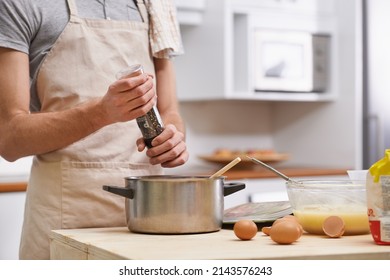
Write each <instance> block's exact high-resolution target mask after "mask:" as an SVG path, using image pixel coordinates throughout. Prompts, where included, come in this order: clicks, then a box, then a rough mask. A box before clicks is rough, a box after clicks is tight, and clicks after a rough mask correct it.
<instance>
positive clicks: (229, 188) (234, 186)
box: [223, 183, 245, 196]
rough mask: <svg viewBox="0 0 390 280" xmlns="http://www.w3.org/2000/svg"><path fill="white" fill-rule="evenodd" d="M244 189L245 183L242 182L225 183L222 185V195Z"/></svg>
mask: <svg viewBox="0 0 390 280" xmlns="http://www.w3.org/2000/svg"><path fill="white" fill-rule="evenodd" d="M243 189H245V184H243V183H227V184H224V185H223V196H228V195H229V194H232V193H235V192H238V191H240V190H243Z"/></svg>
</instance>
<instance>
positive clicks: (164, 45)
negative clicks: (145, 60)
mask: <svg viewBox="0 0 390 280" xmlns="http://www.w3.org/2000/svg"><path fill="white" fill-rule="evenodd" d="M145 4H146V8H147V10H148V13H149V20H150V30H149V38H150V45H151V49H152V54H153V56H154V57H156V58H171V57H174V56H177V55H180V54H183V45H182V41H181V35H180V28H179V23H178V21H177V17H176V16H177V11H176V6H175V3H174V0H146V1H145Z"/></svg>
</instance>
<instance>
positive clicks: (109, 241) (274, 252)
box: [51, 227, 390, 260]
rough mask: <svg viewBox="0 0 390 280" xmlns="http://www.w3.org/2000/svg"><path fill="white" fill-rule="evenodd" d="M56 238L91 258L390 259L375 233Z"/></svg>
mask: <svg viewBox="0 0 390 280" xmlns="http://www.w3.org/2000/svg"><path fill="white" fill-rule="evenodd" d="M51 240H52V242H53V241H55V242H57V243H62V244H67V245H69V246H70V247H71V248H74V250H76V251H79V252H84V253H85V254H87V255H88V256H87V258H90V259H136V260H153V259H155V260H156V259H170V260H172V259H177V260H179V259H181V260H186V259H187V260H188V259H200V260H213V259H214V260H218V259H219V260H226V259H387V260H388V259H390V246H381V245H376V244H375V243H374V241H373V239H372V237H371V235H370V234H366V235H356V236H342V237H341V238H328V237H325V236H320V235H309V234H304V235H303V236H302V237H301V238H300V239H299V240H298V241H297V242H295V243H293V244H291V245H279V244H276V243H274V242H273V241H272V240H271V238H270V237H269V236H266V235H264V234H263V233H261V232H258V234H257V235H256V236H255V237H254V238H253V239H252V240H250V241H241V240H239V239H238V238H237V237H236V236H235V235H234V232H233V231H232V230H230V229H222V230H220V231H218V232H213V233H202V234H185V235H156V234H137V233H132V232H130V231H129V230H128V229H127V228H126V227H120V228H95V229H69V230H55V231H52V233H51ZM59 255H63V254H61V253H60V254H59Z"/></svg>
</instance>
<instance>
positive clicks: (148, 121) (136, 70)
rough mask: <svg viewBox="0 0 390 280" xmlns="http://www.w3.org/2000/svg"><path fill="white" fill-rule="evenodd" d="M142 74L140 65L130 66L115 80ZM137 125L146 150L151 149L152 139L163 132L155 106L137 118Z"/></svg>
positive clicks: (142, 70)
mask: <svg viewBox="0 0 390 280" xmlns="http://www.w3.org/2000/svg"><path fill="white" fill-rule="evenodd" d="M143 73H144V69H143V67H142V65H141V64H135V65H132V66H130V67H128V68H126V69H124V70H122V71H120V72H119V73H118V74H117V75H116V78H117V79H118V80H119V79H123V78H130V77H135V76H138V75H141V74H143ZM137 124H138V127H139V129H140V130H141V133H142V136H143V137H144V141H145V144H146V146H147V147H148V148H151V147H152V141H153V139H154V138H155V137H156V136H157V135H159V134H160V133H161V132H162V131H163V130H164V125H163V122H162V120H161V117H160V113H159V112H158V110H157V107H156V106H153V108H152V109H151V110H150V111H149V112H147V113H146V114H145V115H143V116H141V117H138V118H137Z"/></svg>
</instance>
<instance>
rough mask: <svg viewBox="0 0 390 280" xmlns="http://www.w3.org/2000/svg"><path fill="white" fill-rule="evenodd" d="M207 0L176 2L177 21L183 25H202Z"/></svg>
mask: <svg viewBox="0 0 390 280" xmlns="http://www.w3.org/2000/svg"><path fill="white" fill-rule="evenodd" d="M205 3H206V0H191V1H189V0H175V4H176V8H177V19H178V21H179V23H180V24H181V25H189V26H194V25H200V24H201V23H202V21H203V11H204V8H205Z"/></svg>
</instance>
